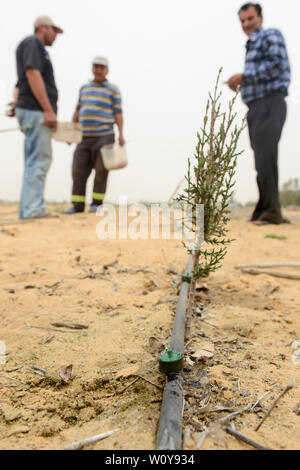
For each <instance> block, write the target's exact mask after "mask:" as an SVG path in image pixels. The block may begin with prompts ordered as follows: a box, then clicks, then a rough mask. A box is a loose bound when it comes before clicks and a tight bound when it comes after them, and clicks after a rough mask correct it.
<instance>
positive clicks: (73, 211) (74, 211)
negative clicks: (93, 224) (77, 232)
mask: <svg viewBox="0 0 300 470" xmlns="http://www.w3.org/2000/svg"><path fill="white" fill-rule="evenodd" d="M79 212H83V211H79V210H78V209H75V207H74V206H71V207H68V209H66V210H65V211H64V212H63V214H66V215H72V214H78V213H79Z"/></svg>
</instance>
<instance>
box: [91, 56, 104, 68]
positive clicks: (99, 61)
mask: <svg viewBox="0 0 300 470" xmlns="http://www.w3.org/2000/svg"><path fill="white" fill-rule="evenodd" d="M93 65H104V67H108V60H107V58H106V57H102V56H98V57H95V58H94V60H93Z"/></svg>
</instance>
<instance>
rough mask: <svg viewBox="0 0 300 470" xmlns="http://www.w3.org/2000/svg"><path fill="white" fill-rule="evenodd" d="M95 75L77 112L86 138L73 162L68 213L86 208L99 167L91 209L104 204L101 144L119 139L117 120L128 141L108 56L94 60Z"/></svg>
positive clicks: (81, 95)
mask: <svg viewBox="0 0 300 470" xmlns="http://www.w3.org/2000/svg"><path fill="white" fill-rule="evenodd" d="M92 71H93V75H94V79H93V80H91V81H90V82H89V83H87V84H85V85H83V86H82V87H81V89H80V93H79V101H78V104H77V107H76V111H75V113H74V116H73V122H80V124H81V125H82V130H83V139H82V142H81V143H80V144H79V145H77V147H76V150H75V153H74V157H73V165H72V177H73V188H72V206H71V207H69V208H68V209H67V210H66V211H65V212H64V213H65V214H69V215H71V214H76V213H77V212H83V211H84V208H85V201H86V194H85V193H86V183H87V180H88V177H89V176H90V174H91V171H92V170H93V169H95V179H94V186H93V198H92V203H91V205H90V208H89V212H96V211H97V209H98V207H99V206H100V205H102V204H103V201H104V198H105V192H106V186H107V178H108V171H107V170H106V168H105V167H104V164H103V159H102V155H101V151H100V149H101V147H103V145H107V144H113V143H114V142H115V135H114V123H116V124H117V127H118V131H119V144H120V145H124V144H125V139H124V136H123V114H122V102H121V95H120V91H119V89H118V87H117V86H115V85H113V84H111V83H110V82H109V81H108V80H107V78H106V77H107V75H108V60H107V59H106V58H105V57H96V58H95V59H94V60H93V63H92Z"/></svg>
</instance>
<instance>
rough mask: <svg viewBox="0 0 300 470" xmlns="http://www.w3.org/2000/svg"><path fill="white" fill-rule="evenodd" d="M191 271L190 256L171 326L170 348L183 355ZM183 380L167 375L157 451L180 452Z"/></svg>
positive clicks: (191, 258) (173, 374) (174, 375)
mask: <svg viewBox="0 0 300 470" xmlns="http://www.w3.org/2000/svg"><path fill="white" fill-rule="evenodd" d="M192 270H193V257H192V256H190V260H189V264H188V268H187V274H186V275H185V276H183V282H182V285H181V289H180V295H179V300H178V305H177V310H176V315H175V320H174V325H173V334H172V341H171V348H172V350H173V351H174V352H177V353H180V354H184V336H185V313H186V308H187V298H188V292H189V285H190V279H189V278H190V276H191V274H192ZM183 405H184V399H183V379H182V377H181V374H180V373H172V374H167V377H166V385H165V389H164V396H163V402H162V408H161V414H160V423H159V430H158V437H157V446H156V448H157V450H181V448H182V415H183Z"/></svg>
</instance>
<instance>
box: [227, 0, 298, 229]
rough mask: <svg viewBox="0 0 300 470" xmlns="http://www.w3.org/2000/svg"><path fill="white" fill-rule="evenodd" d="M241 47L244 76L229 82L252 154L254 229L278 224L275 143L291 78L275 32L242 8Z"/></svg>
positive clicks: (250, 8)
mask: <svg viewBox="0 0 300 470" xmlns="http://www.w3.org/2000/svg"><path fill="white" fill-rule="evenodd" d="M239 17H240V21H241V25H242V28H243V31H244V33H245V34H246V35H247V36H248V41H247V44H246V65H245V70H244V73H243V74H236V75H233V76H232V77H231V78H230V79H229V80H228V82H227V83H228V86H229V88H230V89H231V90H233V91H237V89H238V87H240V90H241V94H242V99H243V101H244V103H246V104H247V106H248V108H249V111H248V115H247V121H248V128H249V135H250V141H251V146H252V148H253V150H254V154H255V168H256V171H257V185H258V190H259V201H258V203H257V205H256V208H255V210H254V212H253V214H252V218H251V221H252V222H253V223H254V224H255V225H265V224H282V223H285V222H288V221H287V220H286V219H284V218H283V217H282V214H281V208H280V202H279V188H278V144H279V140H280V137H281V132H282V129H283V125H284V123H285V120H286V114H287V106H286V102H285V97H286V96H287V94H288V87H289V84H290V79H291V73H290V64H289V59H288V55H287V51H286V46H285V41H284V38H283V36H282V34H281V32H280V31H278V30H277V29H263V27H262V24H263V15H262V7H261V6H260V5H259V4H258V3H256V4H254V3H246V4H245V5H243V6H242V7H241V8H240V10H239Z"/></svg>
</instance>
